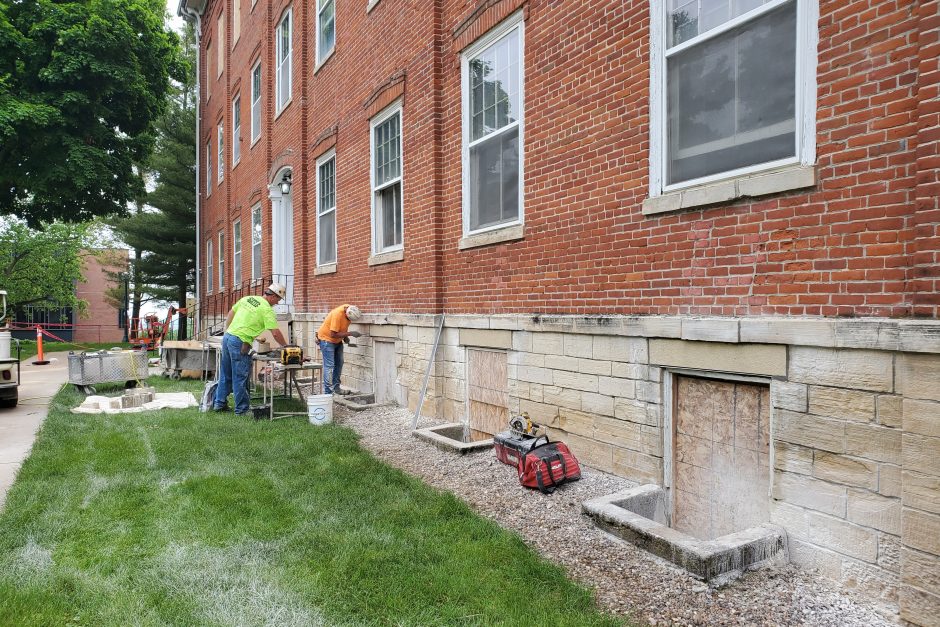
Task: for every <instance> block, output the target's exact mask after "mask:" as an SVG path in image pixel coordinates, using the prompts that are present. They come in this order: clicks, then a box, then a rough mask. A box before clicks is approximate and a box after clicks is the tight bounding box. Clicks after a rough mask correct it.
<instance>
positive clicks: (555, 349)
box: [532, 333, 565, 355]
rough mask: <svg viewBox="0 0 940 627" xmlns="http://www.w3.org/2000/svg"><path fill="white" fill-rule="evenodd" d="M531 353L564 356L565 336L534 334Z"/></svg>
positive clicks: (559, 334)
mask: <svg viewBox="0 0 940 627" xmlns="http://www.w3.org/2000/svg"><path fill="white" fill-rule="evenodd" d="M532 352H535V353H545V354H546V355H564V354H565V336H564V335H563V334H561V333H534V334H533V335H532Z"/></svg>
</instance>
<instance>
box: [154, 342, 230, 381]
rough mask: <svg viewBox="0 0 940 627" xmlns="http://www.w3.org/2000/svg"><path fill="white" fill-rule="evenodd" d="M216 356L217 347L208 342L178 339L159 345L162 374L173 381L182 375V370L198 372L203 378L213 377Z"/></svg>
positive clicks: (217, 354)
mask: <svg viewBox="0 0 940 627" xmlns="http://www.w3.org/2000/svg"><path fill="white" fill-rule="evenodd" d="M218 357H219V349H218V347H216V346H214V345H212V344H210V343H208V342H197V341H195V340H191V341H182V340H180V341H168V342H164V343H163V345H161V346H160V366H161V367H162V368H163V373H162V374H163V376H164V377H169V378H170V379H173V380H174V381H177V380H179V379H180V378H181V377H182V376H183V371H184V370H193V371H197V372H200V373H202V374H201V377H202V378H203V379H206V378H207V377H208V378H212V377H214V376H215V371H216V367H217V366H216V364H217V361H218Z"/></svg>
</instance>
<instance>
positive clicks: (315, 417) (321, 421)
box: [307, 394, 333, 426]
mask: <svg viewBox="0 0 940 627" xmlns="http://www.w3.org/2000/svg"><path fill="white" fill-rule="evenodd" d="M307 417H308V418H309V419H310V424H312V425H316V426H320V425H328V424H330V423H331V422H333V395H332V394H311V395H310V396H308V397H307Z"/></svg>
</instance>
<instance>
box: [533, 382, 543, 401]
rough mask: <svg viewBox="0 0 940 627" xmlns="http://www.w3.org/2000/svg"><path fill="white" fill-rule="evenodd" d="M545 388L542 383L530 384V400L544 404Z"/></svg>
mask: <svg viewBox="0 0 940 627" xmlns="http://www.w3.org/2000/svg"><path fill="white" fill-rule="evenodd" d="M544 390H545V386H544V385H542V384H541V383H530V384H529V400H530V401H538V402H539V403H542V402H544V394H543V391H544Z"/></svg>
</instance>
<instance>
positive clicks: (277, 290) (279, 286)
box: [268, 283, 287, 300]
mask: <svg viewBox="0 0 940 627" xmlns="http://www.w3.org/2000/svg"><path fill="white" fill-rule="evenodd" d="M268 291H269V292H272V293H274V294H277V295H278V296H279V297H280V298H281V300H283V299H285V298H287V288H286V287H284V284H283V283H272V284H271V285H269V286H268Z"/></svg>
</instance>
